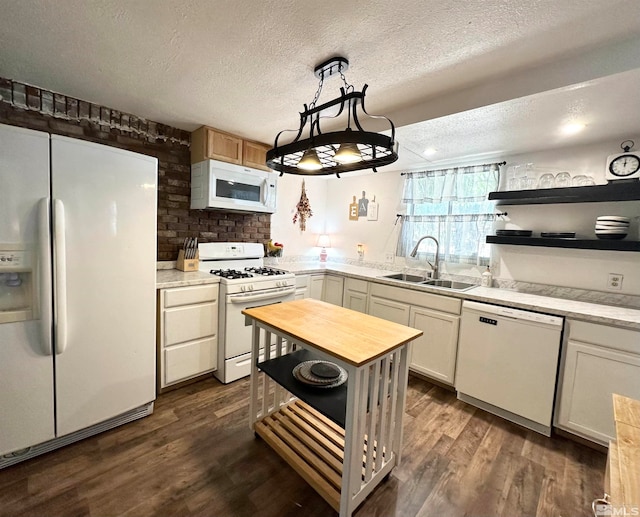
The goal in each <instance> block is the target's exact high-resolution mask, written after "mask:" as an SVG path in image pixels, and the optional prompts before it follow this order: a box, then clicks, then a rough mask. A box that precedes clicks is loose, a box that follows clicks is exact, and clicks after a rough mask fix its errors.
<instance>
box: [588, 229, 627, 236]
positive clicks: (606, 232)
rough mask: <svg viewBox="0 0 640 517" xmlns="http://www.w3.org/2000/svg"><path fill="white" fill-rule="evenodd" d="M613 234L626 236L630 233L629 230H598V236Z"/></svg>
mask: <svg viewBox="0 0 640 517" xmlns="http://www.w3.org/2000/svg"><path fill="white" fill-rule="evenodd" d="M613 233H619V234H624V235H626V234H627V233H629V232H628V231H627V230H596V235H609V234H613Z"/></svg>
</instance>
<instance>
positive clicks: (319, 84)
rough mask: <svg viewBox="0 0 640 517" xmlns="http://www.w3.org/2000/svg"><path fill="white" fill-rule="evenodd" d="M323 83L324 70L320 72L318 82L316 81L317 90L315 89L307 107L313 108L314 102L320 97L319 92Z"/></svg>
mask: <svg viewBox="0 0 640 517" xmlns="http://www.w3.org/2000/svg"><path fill="white" fill-rule="evenodd" d="M323 84H324V72H323V73H322V74H320V82H319V83H318V90H317V91H316V94H315V95H314V97H313V100H312V101H311V104H309V109H313V108H315V107H316V102H318V99H319V98H320V93H321V92H322V85H323Z"/></svg>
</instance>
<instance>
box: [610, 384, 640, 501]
mask: <svg viewBox="0 0 640 517" xmlns="http://www.w3.org/2000/svg"><path fill="white" fill-rule="evenodd" d="M613 414H614V418H615V421H616V441H615V442H612V446H613V447H611V448H610V450H609V461H608V466H607V469H608V472H607V474H608V476H606V479H605V487H606V485H607V481H608V485H609V486H608V493H609V495H610V496H611V504H612V506H613V507H614V508H620V507H625V508H637V507H638V506H640V401H638V400H634V399H631V398H628V397H623V396H622V395H618V394H616V393H614V394H613Z"/></svg>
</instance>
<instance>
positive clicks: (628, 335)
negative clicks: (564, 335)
mask: <svg viewBox="0 0 640 517" xmlns="http://www.w3.org/2000/svg"><path fill="white" fill-rule="evenodd" d="M567 324H568V326H569V337H570V339H572V340H574V341H582V342H583V343H593V344H594V345H600V346H606V347H607V348H615V349H618V350H624V351H625V352H631V353H634V354H640V332H638V331H634V330H630V329H622V328H618V327H609V326H607V325H599V324H595V323H587V322H584V321H574V320H568V322H567Z"/></svg>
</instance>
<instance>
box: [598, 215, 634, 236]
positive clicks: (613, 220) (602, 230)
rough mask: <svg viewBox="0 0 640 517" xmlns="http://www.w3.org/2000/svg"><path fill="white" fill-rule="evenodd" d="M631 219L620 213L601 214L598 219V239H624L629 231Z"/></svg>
mask: <svg viewBox="0 0 640 517" xmlns="http://www.w3.org/2000/svg"><path fill="white" fill-rule="evenodd" d="M629 223H630V219H629V218H628V217H622V216H619V215H601V216H599V217H598V219H597V220H596V237H598V239H624V238H625V237H626V236H627V233H629Z"/></svg>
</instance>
